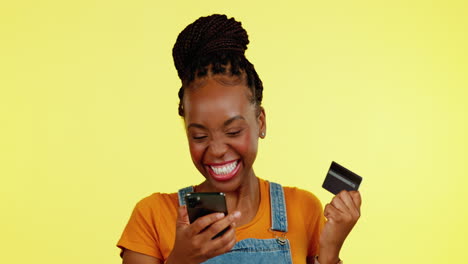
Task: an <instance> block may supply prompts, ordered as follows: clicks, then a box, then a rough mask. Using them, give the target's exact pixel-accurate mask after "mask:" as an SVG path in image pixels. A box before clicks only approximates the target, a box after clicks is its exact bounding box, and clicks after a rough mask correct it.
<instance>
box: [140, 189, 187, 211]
mask: <svg viewBox="0 0 468 264" xmlns="http://www.w3.org/2000/svg"><path fill="white" fill-rule="evenodd" d="M178 204H179V200H178V196H177V193H153V194H151V195H149V196H147V197H145V198H143V199H141V200H140V201H139V202H137V204H136V206H135V211H136V212H138V213H140V214H145V215H153V214H155V213H158V212H161V211H166V212H173V211H174V212H176V210H177V207H178Z"/></svg>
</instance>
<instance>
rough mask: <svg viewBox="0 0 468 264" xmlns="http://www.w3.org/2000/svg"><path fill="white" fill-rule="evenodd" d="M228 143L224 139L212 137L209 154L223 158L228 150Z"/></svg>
mask: <svg viewBox="0 0 468 264" xmlns="http://www.w3.org/2000/svg"><path fill="white" fill-rule="evenodd" d="M228 148H229V147H228V145H227V144H226V143H225V142H224V141H223V140H222V139H215V138H214V139H212V140H211V141H210V145H209V146H208V154H209V155H210V156H211V157H214V158H222V157H223V156H224V154H226V152H227V151H228Z"/></svg>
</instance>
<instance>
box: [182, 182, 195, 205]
mask: <svg viewBox="0 0 468 264" xmlns="http://www.w3.org/2000/svg"><path fill="white" fill-rule="evenodd" d="M191 192H193V186H189V187H185V188H182V189H180V190H179V205H180V206H182V205H185V198H184V197H185V195H186V194H187V193H191Z"/></svg>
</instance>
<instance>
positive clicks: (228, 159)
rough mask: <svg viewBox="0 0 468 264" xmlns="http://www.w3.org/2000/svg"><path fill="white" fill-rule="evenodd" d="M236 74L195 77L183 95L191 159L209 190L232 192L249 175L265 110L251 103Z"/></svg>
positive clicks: (263, 124)
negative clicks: (234, 75) (233, 75)
mask: <svg viewBox="0 0 468 264" xmlns="http://www.w3.org/2000/svg"><path fill="white" fill-rule="evenodd" d="M250 96H251V92H250V90H249V89H248V87H247V86H246V85H245V84H244V82H243V81H241V80H239V78H238V77H231V76H226V75H214V76H209V77H205V78H203V79H199V80H195V81H194V82H193V83H192V84H191V85H190V87H188V88H186V90H185V93H184V101H183V106H184V112H185V117H184V118H185V127H186V131H187V137H188V142H189V148H190V154H191V156H192V161H193V163H194V164H195V166H196V167H197V169H198V170H199V171H200V173H201V174H203V176H204V177H205V178H206V180H207V184H208V186H209V187H210V188H212V189H213V190H217V191H221V192H230V191H234V190H236V189H237V188H239V186H241V185H242V183H244V182H246V181H247V180H249V179H252V178H251V177H255V175H254V172H253V169H252V165H253V163H254V161H255V157H256V155H257V146H258V138H259V137H260V135H261V132H265V129H266V126H265V113H264V111H263V110H261V111H260V114H258V112H259V111H258V110H257V108H256V106H255V105H254V104H252V103H251V102H250V101H249V97H250Z"/></svg>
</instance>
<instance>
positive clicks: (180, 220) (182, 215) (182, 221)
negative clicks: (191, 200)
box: [176, 205, 190, 227]
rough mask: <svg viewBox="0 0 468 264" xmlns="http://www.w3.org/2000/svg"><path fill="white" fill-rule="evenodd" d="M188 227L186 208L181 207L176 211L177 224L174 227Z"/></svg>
mask: <svg viewBox="0 0 468 264" xmlns="http://www.w3.org/2000/svg"><path fill="white" fill-rule="evenodd" d="M185 225H190V221H189V218H188V213H187V206H185V205H182V206H180V207H179V208H178V209H177V223H176V226H177V227H179V226H185Z"/></svg>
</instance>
